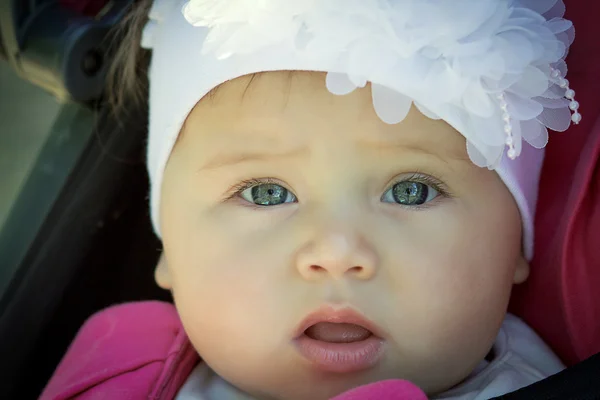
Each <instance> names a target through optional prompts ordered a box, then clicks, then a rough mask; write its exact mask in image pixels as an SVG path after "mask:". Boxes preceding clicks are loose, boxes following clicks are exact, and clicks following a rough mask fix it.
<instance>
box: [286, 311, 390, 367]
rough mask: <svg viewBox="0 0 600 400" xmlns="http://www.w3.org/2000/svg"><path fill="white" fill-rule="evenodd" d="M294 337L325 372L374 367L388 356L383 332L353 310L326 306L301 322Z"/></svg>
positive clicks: (298, 346)
mask: <svg viewBox="0 0 600 400" xmlns="http://www.w3.org/2000/svg"><path fill="white" fill-rule="evenodd" d="M294 337H295V339H294V343H295V347H296V349H297V350H298V352H299V354H300V355H301V356H302V357H303V358H304V359H305V360H307V361H308V362H309V363H310V364H311V365H312V367H313V368H317V369H319V370H321V371H323V372H329V373H332V372H333V373H349V372H358V371H361V370H365V369H369V368H373V367H374V366H375V365H376V364H377V363H378V362H379V361H380V360H381V359H382V357H383V354H384V342H385V339H383V337H384V336H383V333H382V332H380V330H379V328H378V327H377V326H376V325H375V324H374V323H372V322H371V321H369V320H368V319H366V318H365V317H363V316H362V315H360V314H359V313H358V312H356V311H354V310H352V309H349V308H346V309H341V310H340V309H337V310H336V309H334V308H332V307H326V306H325V307H322V308H321V309H319V310H317V311H316V312H314V313H312V314H310V315H309V316H308V317H306V318H305V319H304V321H302V322H301V323H300V325H299V326H298V329H297V330H296V333H295V336H294Z"/></svg>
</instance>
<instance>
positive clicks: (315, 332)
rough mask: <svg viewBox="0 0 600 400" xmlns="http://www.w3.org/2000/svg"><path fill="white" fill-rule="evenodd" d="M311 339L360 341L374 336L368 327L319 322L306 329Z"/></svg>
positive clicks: (334, 341)
mask: <svg viewBox="0 0 600 400" xmlns="http://www.w3.org/2000/svg"><path fill="white" fill-rule="evenodd" d="M304 334H305V335H306V336H308V337H309V338H311V339H314V340H318V341H321V342H328V343H353V342H360V341H363V340H366V339H368V338H369V337H371V336H373V333H372V332H371V331H370V330H368V329H367V328H365V327H363V326H360V325H356V324H348V323H334V322H319V323H316V324H314V325H311V326H309V327H308V329H306V330H305V331H304Z"/></svg>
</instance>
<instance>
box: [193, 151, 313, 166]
mask: <svg viewBox="0 0 600 400" xmlns="http://www.w3.org/2000/svg"><path fill="white" fill-rule="evenodd" d="M307 152H308V149H307V148H300V149H294V150H291V151H287V152H284V153H259V152H252V151H241V152H238V153H229V154H220V155H218V156H216V157H214V158H212V159H211V160H210V161H208V162H207V163H206V164H204V165H203V166H202V167H201V168H200V169H199V171H208V170H214V169H217V168H223V167H230V166H232V165H236V164H242V163H248V162H256V161H271V160H277V159H281V158H289V157H298V156H301V155H303V154H306V153H307Z"/></svg>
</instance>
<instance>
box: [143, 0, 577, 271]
mask: <svg viewBox="0 0 600 400" xmlns="http://www.w3.org/2000/svg"><path fill="white" fill-rule="evenodd" d="M564 11H565V7H564V4H563V1H562V0H453V1H447V0H191V1H182V0H155V3H154V5H153V7H152V10H151V12H150V15H149V17H150V21H149V22H148V24H147V26H146V28H145V30H144V35H143V39H142V46H143V47H145V48H148V49H152V52H153V54H152V61H151V65H150V76H149V78H150V101H149V102H150V125H149V141H148V171H149V175H150V181H151V193H150V201H151V204H150V205H151V216H152V223H153V226H154V229H155V232H156V234H157V235H158V236H159V237H160V235H161V231H160V224H159V203H160V189H161V184H162V178H163V172H164V169H165V166H166V163H167V161H168V158H169V155H170V153H171V151H172V149H173V146H174V144H175V141H176V139H177V136H178V135H179V132H180V130H181V128H182V126H183V123H184V121H185V119H186V118H187V116H188V114H189V113H190V111H191V110H192V109H193V108H194V106H195V105H196V104H197V103H198V101H200V100H201V99H202V98H203V97H204V96H205V95H206V94H207V93H208V92H209V91H211V90H212V89H214V88H215V87H217V86H218V85H220V84H222V83H224V82H226V81H229V80H232V79H235V78H238V77H241V76H244V75H248V74H252V73H258V72H265V71H281V70H297V71H319V72H326V73H327V80H326V82H327V87H328V89H329V90H330V91H331V92H332V93H334V94H338V95H343V94H346V93H350V92H351V91H352V90H354V89H356V88H357V87H363V86H365V84H366V83H367V82H370V83H371V88H372V94H373V105H374V108H375V111H376V112H377V114H378V115H379V117H380V118H381V119H382V120H383V121H384V122H387V123H398V122H400V121H402V120H403V119H404V118H405V117H406V115H407V114H408V111H409V109H410V107H411V105H415V106H416V107H417V108H418V109H419V110H420V111H421V112H422V113H423V114H425V115H426V116H428V117H430V118H435V119H440V118H441V119H443V120H445V121H446V122H447V123H449V124H450V125H451V126H452V127H454V128H455V129H456V130H457V131H458V132H460V133H461V134H462V135H463V136H464V137H465V138H466V139H467V151H468V154H469V156H470V158H471V160H472V161H473V162H474V163H475V164H477V165H479V166H481V167H487V168H490V169H494V170H496V172H497V173H498V175H499V176H500V178H501V179H502V181H503V182H504V183H505V185H506V186H507V187H508V189H509V190H510V192H511V193H512V195H513V197H514V199H515V201H516V203H517V205H518V207H519V210H520V212H521V218H522V221H523V248H524V254H525V256H526V258H527V259H531V257H532V256H533V222H534V213H535V208H536V202H537V194H538V183H539V177H540V171H541V167H542V162H543V158H544V151H543V147H544V146H545V145H546V143H547V140H548V130H547V129H548V128H550V129H553V130H555V131H564V130H566V129H567V128H568V127H569V125H570V123H571V121H573V122H575V123H579V121H580V120H581V115H580V114H579V113H578V111H577V110H578V107H579V105H578V103H577V102H576V101H575V100H574V95H575V93H574V92H573V91H572V90H571V89H570V88H569V84H568V81H567V80H566V79H565V78H564V77H565V75H566V69H567V68H566V64H565V62H564V58H565V57H566V55H567V52H568V48H569V46H570V45H571V43H572V41H573V38H574V29H573V25H572V24H571V22H570V21H567V20H565V19H563V18H562V17H563V15H564ZM571 111H574V113H573V114H572V115H571ZM504 153H507V156H504Z"/></svg>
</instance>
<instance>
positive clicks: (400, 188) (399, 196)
mask: <svg viewBox="0 0 600 400" xmlns="http://www.w3.org/2000/svg"><path fill="white" fill-rule="evenodd" d="M392 195H393V197H394V201H396V202H397V203H399V204H403V205H407V206H415V205H421V204H424V203H425V201H427V196H428V195H429V189H428V187H427V185H425V184H423V183H419V182H399V183H397V184H395V185H394V187H393V188H392Z"/></svg>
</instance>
